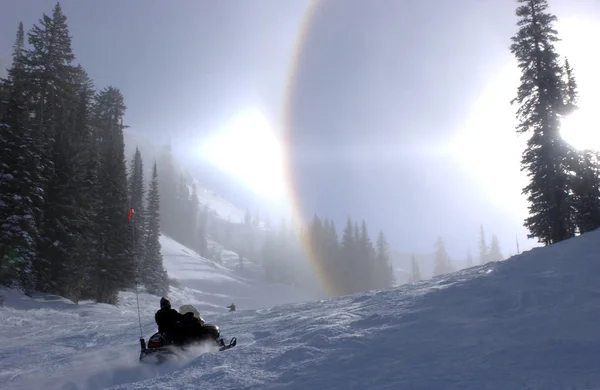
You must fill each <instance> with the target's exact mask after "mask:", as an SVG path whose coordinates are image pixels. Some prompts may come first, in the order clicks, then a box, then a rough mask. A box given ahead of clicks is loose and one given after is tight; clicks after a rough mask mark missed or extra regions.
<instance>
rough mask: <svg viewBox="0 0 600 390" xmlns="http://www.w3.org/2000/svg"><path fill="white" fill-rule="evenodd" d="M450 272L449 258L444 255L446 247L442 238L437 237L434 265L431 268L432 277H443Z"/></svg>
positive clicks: (446, 254)
mask: <svg viewBox="0 0 600 390" xmlns="http://www.w3.org/2000/svg"><path fill="white" fill-rule="evenodd" d="M450 271H451V269H450V258H449V256H448V253H446V245H445V244H444V240H443V239H442V237H438V239H437V241H436V242H435V263H434V267H433V276H438V275H444V274H447V273H449V272H450Z"/></svg>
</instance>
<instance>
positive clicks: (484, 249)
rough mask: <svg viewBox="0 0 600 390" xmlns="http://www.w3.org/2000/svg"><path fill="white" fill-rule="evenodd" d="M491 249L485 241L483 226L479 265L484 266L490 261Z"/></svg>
mask: <svg viewBox="0 0 600 390" xmlns="http://www.w3.org/2000/svg"><path fill="white" fill-rule="evenodd" d="M488 254H489V248H488V245H487V240H486V239H485V232H484V230H483V225H481V226H480V227H479V264H481V265H483V264H485V263H487V262H488V261H489V258H488Z"/></svg>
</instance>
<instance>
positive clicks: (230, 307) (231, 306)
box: [227, 302, 235, 311]
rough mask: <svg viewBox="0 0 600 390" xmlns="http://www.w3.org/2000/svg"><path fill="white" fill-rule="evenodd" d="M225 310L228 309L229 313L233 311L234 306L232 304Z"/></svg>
mask: <svg viewBox="0 0 600 390" xmlns="http://www.w3.org/2000/svg"><path fill="white" fill-rule="evenodd" d="M227 308H228V309H229V311H235V304H233V302H232V303H231V305H229V306H227Z"/></svg>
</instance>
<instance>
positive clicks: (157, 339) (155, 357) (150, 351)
mask: <svg viewBox="0 0 600 390" xmlns="http://www.w3.org/2000/svg"><path fill="white" fill-rule="evenodd" d="M179 314H182V315H184V316H191V317H192V318H195V319H196V322H199V323H200V324H201V327H200V330H201V331H200V333H196V334H194V335H193V336H191V335H188V336H187V337H185V338H184V339H180V338H178V339H176V340H175V339H173V338H171V337H169V335H168V334H167V333H164V332H156V333H154V334H153V335H152V336H151V337H150V338H149V339H148V345H146V342H145V341H144V338H143V337H142V338H140V347H141V351H140V361H141V362H144V363H145V362H157V363H162V362H164V361H166V360H169V359H170V358H174V357H177V356H178V355H179V353H181V352H184V351H186V350H187V348H189V347H192V346H195V345H209V346H210V345H211V344H212V345H213V346H215V347H218V349H217V350H219V351H225V350H227V349H229V348H233V347H235V345H236V344H237V339H236V338H235V337H233V338H232V339H231V340H230V341H229V344H225V341H224V340H223V339H222V338H221V337H220V336H221V332H220V330H219V327H218V326H217V325H213V324H207V323H205V322H204V320H203V319H202V317H200V313H199V312H198V310H196V308H195V307H193V306H192V305H183V306H181V307H180V308H179ZM184 324H185V322H184V323H180V325H182V328H181V331H182V332H184V333H187V331H186V329H185V325H184ZM188 325H189V323H188ZM196 329H198V328H196ZM188 330H189V328H188ZM195 332H196V331H195Z"/></svg>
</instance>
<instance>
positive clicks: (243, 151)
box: [201, 109, 285, 198]
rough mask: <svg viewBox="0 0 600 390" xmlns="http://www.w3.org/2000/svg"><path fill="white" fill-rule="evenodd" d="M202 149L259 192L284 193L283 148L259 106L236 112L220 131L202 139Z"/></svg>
mask: <svg viewBox="0 0 600 390" xmlns="http://www.w3.org/2000/svg"><path fill="white" fill-rule="evenodd" d="M201 153H202V155H203V156H204V157H206V158H207V159H208V160H209V161H211V162H212V163H213V164H214V165H215V166H217V167H218V168H220V169H222V170H223V171H225V172H227V173H228V174H230V175H232V176H234V177H235V178H236V179H237V180H239V181H241V182H242V183H244V184H245V185H247V186H248V187H250V189H251V190H253V191H254V192H255V193H257V194H258V195H260V196H265V197H268V198H275V197H279V196H281V195H282V194H283V193H284V189H285V182H284V169H283V164H284V160H283V150H282V148H281V145H280V144H279V141H278V139H277V137H276V135H275V133H274V132H273V129H272V128H271V126H270V124H269V122H268V120H267V119H266V117H265V116H264V114H262V112H260V111H259V110H256V109H248V110H244V111H242V112H240V113H239V114H237V115H236V116H235V117H234V118H233V120H232V121H231V123H229V124H228V125H227V126H225V127H224V128H223V130H222V131H220V132H219V133H218V134H217V135H216V136H214V137H212V138H211V139H209V140H208V141H206V142H205V143H203V145H202V146H201Z"/></svg>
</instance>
